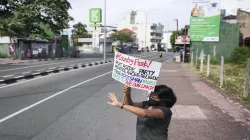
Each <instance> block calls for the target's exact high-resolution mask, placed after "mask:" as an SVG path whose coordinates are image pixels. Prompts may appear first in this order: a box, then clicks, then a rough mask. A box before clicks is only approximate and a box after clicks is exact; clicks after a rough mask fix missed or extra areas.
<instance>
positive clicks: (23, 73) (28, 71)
mask: <svg viewBox="0 0 250 140" xmlns="http://www.w3.org/2000/svg"><path fill="white" fill-rule="evenodd" d="M27 73H30V71H28V72H23V73H22V74H27Z"/></svg>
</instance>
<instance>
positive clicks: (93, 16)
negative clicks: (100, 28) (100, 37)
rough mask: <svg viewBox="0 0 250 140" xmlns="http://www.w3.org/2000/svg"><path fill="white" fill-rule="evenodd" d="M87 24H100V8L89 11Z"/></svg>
mask: <svg viewBox="0 0 250 140" xmlns="http://www.w3.org/2000/svg"><path fill="white" fill-rule="evenodd" d="M89 22H90V23H101V22H102V9H101V8H91V9H90V10H89Z"/></svg>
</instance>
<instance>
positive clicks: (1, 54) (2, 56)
mask: <svg viewBox="0 0 250 140" xmlns="http://www.w3.org/2000/svg"><path fill="white" fill-rule="evenodd" d="M7 57H8V56H7V54H4V53H0V58H7Z"/></svg>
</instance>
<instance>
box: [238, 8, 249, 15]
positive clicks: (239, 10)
mask: <svg viewBox="0 0 250 140" xmlns="http://www.w3.org/2000/svg"><path fill="white" fill-rule="evenodd" d="M239 12H244V13H247V14H250V12H248V11H244V10H241V9H240V8H239V9H238V10H237V14H238V13H239Z"/></svg>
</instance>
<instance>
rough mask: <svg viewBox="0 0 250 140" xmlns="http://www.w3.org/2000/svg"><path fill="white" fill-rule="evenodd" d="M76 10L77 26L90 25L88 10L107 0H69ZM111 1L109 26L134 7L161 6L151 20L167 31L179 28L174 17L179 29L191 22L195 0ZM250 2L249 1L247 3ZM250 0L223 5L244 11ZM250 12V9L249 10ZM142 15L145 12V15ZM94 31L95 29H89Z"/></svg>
mask: <svg viewBox="0 0 250 140" xmlns="http://www.w3.org/2000/svg"><path fill="white" fill-rule="evenodd" d="M69 1H70V3H71V6H72V9H71V10H70V11H69V13H70V15H71V16H72V17H74V19H75V20H74V22H71V23H70V25H73V24H74V23H77V22H82V23H84V24H87V25H89V21H88V19H89V18H88V12H89V9H90V8H104V0H69ZM106 1H107V25H113V26H116V24H117V23H118V20H119V19H120V18H122V16H123V15H124V13H126V12H128V11H130V10H139V11H149V10H152V9H157V10H155V11H153V12H150V13H149V14H148V22H150V23H158V22H161V23H162V24H163V25H164V26H165V30H168V29H170V30H173V29H176V22H175V21H174V19H177V18H178V19H179V28H182V27H184V25H186V24H189V18H190V11H191V8H192V7H191V5H192V3H191V2H192V0H106ZM247 1H248V2H247ZM249 1H250V0H222V8H225V9H226V10H227V14H232V13H236V8H242V9H243V10H245V9H247V8H249V7H250V4H249ZM248 11H250V8H249V9H248ZM141 15H142V14H141ZM139 19H140V20H141V22H145V17H139ZM88 29H89V30H92V28H91V27H90V28H88Z"/></svg>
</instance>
